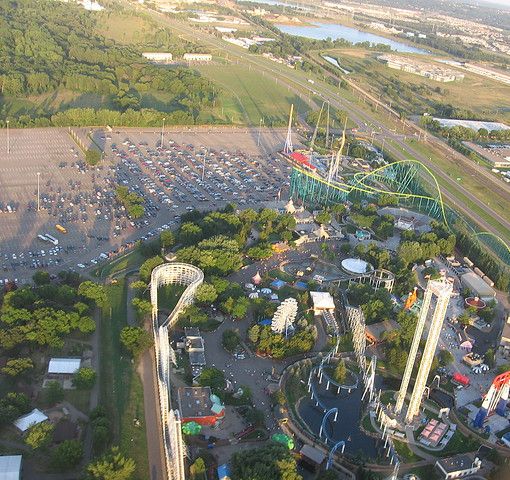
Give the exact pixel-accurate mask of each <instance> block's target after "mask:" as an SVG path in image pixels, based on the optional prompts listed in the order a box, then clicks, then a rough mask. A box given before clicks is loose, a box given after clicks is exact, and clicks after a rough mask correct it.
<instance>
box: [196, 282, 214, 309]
mask: <svg viewBox="0 0 510 480" xmlns="http://www.w3.org/2000/svg"><path fill="white" fill-rule="evenodd" d="M217 298H218V292H217V291H216V288H214V285H212V284H210V283H206V282H204V283H202V284H201V285H199V286H198V287H197V291H196V293H195V300H196V301H197V302H198V303H201V304H203V305H206V304H211V303H213V302H215V301H216V299H217Z"/></svg>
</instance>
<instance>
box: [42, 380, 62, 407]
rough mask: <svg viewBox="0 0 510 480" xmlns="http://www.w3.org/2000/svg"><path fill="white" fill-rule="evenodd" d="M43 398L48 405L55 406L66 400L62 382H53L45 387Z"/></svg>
mask: <svg viewBox="0 0 510 480" xmlns="http://www.w3.org/2000/svg"><path fill="white" fill-rule="evenodd" d="M43 396H44V400H45V402H46V403H47V404H48V405H55V404H56V403H58V402H61V401H62V400H64V388H63V387H62V384H61V383H60V382H57V381H56V380H52V381H50V382H48V383H47V384H46V386H45V387H44V389H43Z"/></svg>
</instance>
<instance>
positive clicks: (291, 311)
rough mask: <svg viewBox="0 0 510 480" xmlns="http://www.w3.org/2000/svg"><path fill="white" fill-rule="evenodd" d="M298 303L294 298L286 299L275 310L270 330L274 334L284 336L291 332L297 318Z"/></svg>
mask: <svg viewBox="0 0 510 480" xmlns="http://www.w3.org/2000/svg"><path fill="white" fill-rule="evenodd" d="M297 310H298V303H297V300H296V299H295V298H287V299H286V300H284V301H283V302H282V303H281V304H280V305H279V306H278V308H277V309H276V312H275V314H274V315H273V321H272V322H271V330H272V331H273V332H275V333H284V334H285V336H287V334H288V333H289V330H292V329H293V328H294V327H293V324H294V320H295V319H296V316H297Z"/></svg>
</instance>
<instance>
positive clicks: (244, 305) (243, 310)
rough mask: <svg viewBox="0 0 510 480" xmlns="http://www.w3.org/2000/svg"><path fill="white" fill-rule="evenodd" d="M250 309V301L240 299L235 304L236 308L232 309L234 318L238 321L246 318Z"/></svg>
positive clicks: (243, 298)
mask: <svg viewBox="0 0 510 480" xmlns="http://www.w3.org/2000/svg"><path fill="white" fill-rule="evenodd" d="M249 307H250V301H249V300H248V299H247V298H245V297H241V298H238V299H237V301H236V302H235V304H234V307H233V308H232V316H233V317H235V318H237V319H242V318H244V317H246V314H247V313H248V308H249Z"/></svg>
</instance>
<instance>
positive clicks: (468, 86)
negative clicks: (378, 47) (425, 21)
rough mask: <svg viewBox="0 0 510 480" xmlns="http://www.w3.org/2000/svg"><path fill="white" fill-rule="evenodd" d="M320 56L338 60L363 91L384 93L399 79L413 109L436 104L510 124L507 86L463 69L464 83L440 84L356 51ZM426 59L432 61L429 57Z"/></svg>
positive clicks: (403, 100) (403, 101)
mask: <svg viewBox="0 0 510 480" xmlns="http://www.w3.org/2000/svg"><path fill="white" fill-rule="evenodd" d="M322 53H326V54H328V55H330V56H332V57H334V58H337V60H338V62H339V63H340V65H341V66H342V67H343V68H346V69H348V70H350V71H351V72H352V73H351V74H350V75H349V78H350V79H351V80H356V81H357V82H359V84H360V86H361V87H362V88H365V89H366V88H367V87H368V86H370V87H372V88H375V89H377V90H378V91H379V92H383V91H384V88H385V86H386V85H388V84H389V82H390V81H391V79H398V80H399V81H401V82H403V83H404V84H406V85H407V86H408V87H409V88H410V89H411V90H412V91H413V92H414V95H413V98H412V103H413V104H414V105H415V107H418V106H419V107H420V108H425V109H427V108H430V107H432V106H433V104H434V103H435V102H438V103H444V104H451V105H453V106H454V107H457V108H463V109H468V110H472V111H473V112H475V113H477V114H479V115H485V116H490V117H494V116H496V117H498V118H499V119H501V120H506V121H510V108H508V100H507V99H508V98H509V96H510V86H509V85H505V84H503V83H500V82H496V81H493V80H490V79H488V78H485V77H482V76H480V75H475V74H473V73H469V72H465V71H462V70H459V72H462V73H464V75H465V78H464V80H463V81H461V82H449V83H440V82H436V81H434V80H430V79H427V78H425V77H421V76H419V75H414V74H412V73H408V72H403V71H400V70H392V69H390V68H388V67H387V66H386V65H384V64H383V63H382V62H380V61H378V60H377V59H376V56H377V54H376V53H374V52H370V51H367V50H363V49H359V48H354V49H336V50H330V51H327V52H322ZM398 56H399V57H409V58H413V57H414V58H419V59H420V60H423V57H422V56H419V55H418V56H416V55H413V54H400V53H399V54H398ZM425 60H426V61H427V62H428V61H431V59H429V58H427V59H425ZM432 63H434V62H432ZM436 65H440V64H439V63H437V64H436ZM454 70H455V69H454ZM387 100H388V99H387ZM393 100H394V101H393V103H394V104H395V103H397V102H398V103H399V104H401V105H402V106H404V107H410V106H411V101H409V99H406V98H404V97H403V96H401V97H400V98H397V97H395V98H394V99H393ZM411 113H418V112H415V111H414V110H413V109H411V110H410V111H409V114H411Z"/></svg>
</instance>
